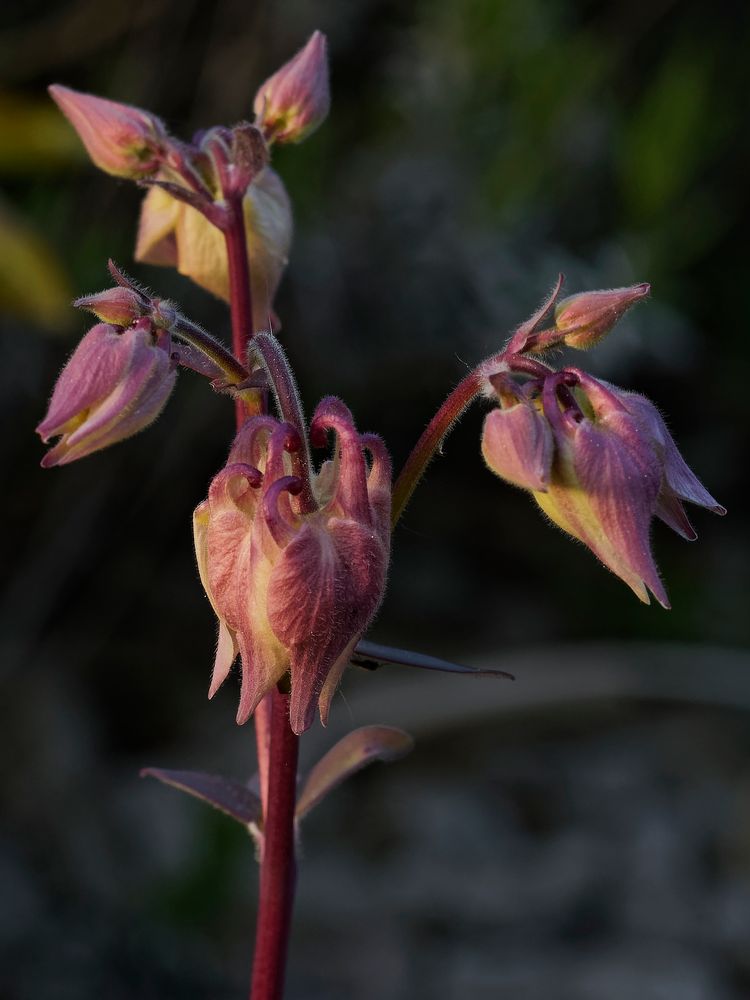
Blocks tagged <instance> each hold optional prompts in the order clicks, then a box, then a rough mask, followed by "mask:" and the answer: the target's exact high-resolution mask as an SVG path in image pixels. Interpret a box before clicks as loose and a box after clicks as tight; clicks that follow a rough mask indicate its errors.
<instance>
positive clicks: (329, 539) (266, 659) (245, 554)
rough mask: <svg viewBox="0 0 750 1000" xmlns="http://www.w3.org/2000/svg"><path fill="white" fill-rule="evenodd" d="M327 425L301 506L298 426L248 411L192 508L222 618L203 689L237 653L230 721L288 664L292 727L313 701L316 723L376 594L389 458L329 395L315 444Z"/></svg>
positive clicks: (380, 585) (386, 519)
mask: <svg viewBox="0 0 750 1000" xmlns="http://www.w3.org/2000/svg"><path fill="white" fill-rule="evenodd" d="M329 430H332V431H334V432H335V434H336V436H337V447H336V454H335V457H334V459H333V461H331V462H326V463H324V465H323V467H322V468H321V470H320V472H319V473H318V474H317V475H316V476H314V477H313V482H312V502H311V503H308V504H307V505H306V506H308V507H309V508H310V509H309V510H305V509H303V506H304V505H303V504H301V502H300V494H301V491H302V488H303V487H302V481H301V479H300V478H298V477H297V476H295V475H292V474H291V472H292V470H293V468H294V467H295V463H299V462H306V461H307V458H306V456H305V449H304V448H303V443H302V442H301V441H300V439H299V435H298V434H297V432H296V431H295V430H294V428H293V427H291V426H290V425H289V424H284V423H280V422H279V421H277V420H275V419H273V418H272V417H268V416H257V417H253V418H252V419H250V420H249V421H248V422H247V423H246V424H245V425H244V427H243V428H242V429H241V430H240V431H239V433H238V435H237V437H236V439H235V442H234V444H233V446H232V450H231V452H230V454H229V459H228V462H227V465H226V466H225V467H224V469H222V470H221V472H219V473H218V475H217V476H215V477H214V479H213V481H212V483H211V486H210V488H209V493H208V499H207V500H205V501H204V502H203V503H201V504H200V505H199V506H198V508H197V509H196V511H195V516H194V535H195V547H196V554H197V559H198V567H199V571H200V575H201V581H202V583H203V586H204V588H205V590H206V593H207V595H208V597H209V600H210V601H211V604H212V606H213V608H214V611H215V612H216V615H217V617H218V619H219V641H218V648H217V653H216V660H215V664H214V672H213V678H212V681H211V688H210V691H209V697H212V696H213V694H214V693H215V692H216V691H217V689H218V688H219V687H220V686H221V684H222V683H223V681H224V679H225V678H226V676H227V674H228V672H229V669H230V667H231V665H232V663H233V661H234V659H235V657H236V655H237V653H238V652H239V653H240V655H241V658H242V688H241V693H240V704H239V710H238V713H237V721H238V723H243V722H245V721H246V720H247V719H248V718H249V716H250V715H251V714H252V712H253V711H254V710H255V708H256V706H257V705H258V703H259V702H260V700H261V699H262V698H263V696H264V695H265V694H266V693H267V692H268V691H269V690H271V689H272V688H273V687H274V685H276V684H277V683H278V682H279V681H280V680H281V679H282V678H283V677H284V675H285V674H287V672H288V673H289V674H290V680H291V698H290V723H291V726H292V729H293V730H294V731H295V733H301V732H303V731H304V730H306V729H308V728H309V727H310V726H311V725H312V721H313V717H314V714H315V707H316V704H318V705H319V708H320V716H321V720H322V721H323V723H324V724H325V723H326V721H327V717H328V710H329V706H330V702H331V698H332V696H333V693H334V691H335V689H336V686H337V684H338V681H339V679H340V677H341V674H342V673H343V671H344V669H345V667H346V664H347V662H348V659H349V656H350V654H351V652H352V650H353V649H354V646H355V645H356V643H357V640H358V639H359V638H360V636H361V635H362V633H363V632H364V630H365V629H366V628H367V626H368V625H369V623H370V621H371V620H372V618H373V616H374V614H375V612H376V610H377V608H378V606H379V604H380V601H381V599H382V595H383V591H384V588H385V578H386V570H387V566H388V555H389V544H390V489H391V483H390V478H391V469H390V460H389V458H388V454H387V452H386V450H385V446H384V445H383V443H382V441H381V440H380V438H378V437H375V436H374V435H360V434H358V433H357V431H356V428H355V426H354V422H353V420H352V417H351V414H350V413H349V411H348V410H347V408H346V407H345V406H344V405H343V403H341V402H340V401H339V400H336V399H333V398H328V399H324V400H323V401H322V402H321V403H320V405H319V406H318V409H317V411H316V413H315V416H314V418H313V421H312V424H311V428H310V437H311V441H312V443H313V444H314V445H319V444H322V443H324V441H325V437H326V432H327V431H329ZM366 454H369V456H370V464H369V467H368V463H367V461H366ZM293 459H294V461H293ZM297 467H298V466H297Z"/></svg>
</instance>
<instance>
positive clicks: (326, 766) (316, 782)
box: [295, 726, 414, 819]
mask: <svg viewBox="0 0 750 1000" xmlns="http://www.w3.org/2000/svg"><path fill="white" fill-rule="evenodd" d="M413 746H414V740H413V739H412V738H411V736H409V734H408V733H405V732H404V731H403V729H396V728H395V727H394V726H363V727H362V728H361V729H355V730H354V732H351V733H347V735H346V736H344V738H343V739H341V740H339V742H338V743H337V744H336V745H335V746H334V747H332V748H331V749H330V750H329V751H328V753H327V754H325V755H324V756H323V757H321V759H320V760H319V761H318V763H317V764H316V765H315V767H314V768H313V769H312V771H310V773H309V774H308V776H307V780H306V781H305V784H304V786H303V788H302V792H301V793H300V796H299V800H298V801H297V811H296V814H295V815H296V817H297V819H301V818H302V817H303V816H305V815H307V813H309V812H310V810H311V809H312V808H313V807H314V806H316V805H317V804H318V803H319V802H320V801H321V800H322V799H323V798H325V796H326V795H328V793H329V792H330V791H332V790H333V789H334V788H336V786H337V785H340V784H341V782H342V781H345V780H346V779H347V778H348V777H349V776H350V775H352V774H354V773H355V772H356V771H360V770H361V769H362V768H363V767H367V765H368V764H371V763H372V762H373V761H376V760H382V761H386V762H387V761H392V760H398V759H399V757H403V756H404V755H405V754H407V753H408V752H409V751H410V750H411V748H412V747H413Z"/></svg>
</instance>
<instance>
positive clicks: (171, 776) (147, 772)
mask: <svg viewBox="0 0 750 1000" xmlns="http://www.w3.org/2000/svg"><path fill="white" fill-rule="evenodd" d="M141 777H142V778H156V780H157V781H161V782H163V784H165V785H171V786H172V788H178V789H179V790H180V791H181V792H187V793H188V795H193V796H194V797H195V798H196V799H202V800H203V801H204V802H207V803H208V804H209V805H210V806H213V807H214V808H215V809H220V810H221V812H223V813H226V815H227V816H231V817H232V819H236V820H237V821H238V822H240V823H243V824H244V825H247V824H248V823H259V822H260V820H261V818H262V812H261V805H260V799H259V798H258V796H257V795H255V794H254V793H253V792H251V791H250V789H249V788H248V787H247V786H246V785H243V784H242V782H240V781H234V780H233V779H232V778H225V777H224V776H223V775H221V774H206V773H205V772H203V771H169V770H166V769H164V768H160V767H146V768H144V769H143V770H142V771H141Z"/></svg>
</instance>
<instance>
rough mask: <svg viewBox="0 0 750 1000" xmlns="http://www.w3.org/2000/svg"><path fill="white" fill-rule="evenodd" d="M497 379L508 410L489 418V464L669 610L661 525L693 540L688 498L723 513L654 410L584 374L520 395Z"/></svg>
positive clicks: (537, 383) (530, 387)
mask: <svg viewBox="0 0 750 1000" xmlns="http://www.w3.org/2000/svg"><path fill="white" fill-rule="evenodd" d="M492 382H493V384H494V385H495V386H496V388H497V387H498V386H499V387H500V389H501V390H502V391H501V392H499V395H500V400H501V403H502V404H503V409H501V410H495V411H493V412H491V413H490V414H489V415H488V416H487V418H486V421H485V426H484V431H483V436H482V450H483V453H484V455H485V459H486V461H487V464H488V465H489V467H490V468H491V469H492V470H493V471H494V472H496V473H497V475H499V476H501V477H502V478H504V479H507V480H508V481H509V482H512V483H514V484H515V485H518V486H523V487H525V488H527V489H529V490H530V491H531V493H532V494H533V496H534V499H535V500H536V502H537V503H538V504H539V506H540V507H541V508H542V510H543V511H544V512H545V513H546V514H547V515H548V517H549V518H550V519H551V520H552V521H554V522H555V524H557V525H558V526H559V527H560V528H562V529H563V531H566V532H568V534H570V535H573V537H574V538H578V539H579V540H580V541H582V542H583V543H584V544H585V545H587V546H588V547H589V548H590V549H591V551H592V552H593V553H594V555H596V556H597V557H598V558H599V559H600V560H601V561H602V562H603V563H604V565H605V566H606V567H607V568H608V569H610V570H611V571H612V572H613V573H615V574H616V575H617V576H619V577H620V578H621V579H622V580H624V582H625V583H627V584H628V586H629V587H630V588H631V589H632V590H633V591H634V592H635V594H636V595H637V596H638V597H639V598H640V600H642V601H644V602H645V603H648V601H649V596H648V591H651V593H652V594H653V595H654V597H656V599H657V600H658V601H659V603H660V604H662V605H663V606H664V607H666V608H668V607H669V601H668V599H667V594H666V591H665V589H664V586H663V584H662V582H661V580H660V578H659V573H658V570H657V568H656V564H655V563H654V559H653V556H652V554H651V546H650V541H649V535H650V527H651V520H652V518H653V517H654V516H658V517H660V518H661V519H662V520H663V521H665V523H667V524H668V525H669V526H670V527H672V528H674V529H675V530H676V531H678V532H679V533H680V534H682V535H683V536H684V537H686V538H694V537H695V533H694V531H693V529H692V526H691V525H690V522H689V521H688V519H687V516H686V515H685V511H684V509H683V507H682V501H683V500H688V501H690V502H691V503H697V504H700V505H701V506H704V507H707V508H709V509H710V510H713V511H715V512H717V513H724V508H723V507H721V506H720V505H719V504H717V503H716V501H715V500H714V499H713V497H712V496H711V495H710V494H709V493H708V492H707V491H706V490H705V489H704V487H703V486H702V485H701V483H700V482H699V481H698V479H697V478H696V477H695V475H694V474H693V473H692V472H691V471H690V469H689V468H688V466H687V465H686V463H685V462H684V460H683V458H682V456H681V455H680V453H679V451H678V450H677V446H676V445H675V443H674V441H673V440H672V437H671V436H670V434H669V432H668V431H667V429H666V426H665V425H664V421H663V420H662V419H661V417H660V416H659V414H658V411H657V410H656V408H655V407H654V406H653V404H652V403H650V402H649V401H648V400H647V399H645V398H644V397H643V396H638V395H637V394H635V393H626V392H622V391H621V390H618V389H616V388H615V387H614V386H609V385H607V384H606V383H603V382H599V381H597V380H596V379H594V378H592V377H591V376H590V375H587V374H586V373H585V372H581V371H579V370H577V369H568V370H566V371H562V372H550V374H549V375H546V376H544V377H543V378H539V379H534V380H532V381H531V382H529V383H527V384H526V385H525V386H522V387H521V386H516V387H515V389H513V383H512V380H510V378H509V377H508V376H507V375H501V376H498V377H495V378H494V379H493V380H492Z"/></svg>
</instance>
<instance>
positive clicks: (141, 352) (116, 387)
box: [37, 317, 177, 468]
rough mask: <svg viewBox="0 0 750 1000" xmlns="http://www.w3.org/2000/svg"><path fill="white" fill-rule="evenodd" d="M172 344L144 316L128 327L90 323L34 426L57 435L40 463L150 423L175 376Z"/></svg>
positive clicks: (58, 460) (66, 457) (70, 457)
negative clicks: (45, 410) (89, 327)
mask: <svg viewBox="0 0 750 1000" xmlns="http://www.w3.org/2000/svg"><path fill="white" fill-rule="evenodd" d="M170 345H171V340H170V335H169V333H168V332H167V331H165V330H157V329H156V327H155V326H154V324H153V323H152V322H151V321H150V320H149V319H147V318H145V317H143V318H141V319H138V320H136V322H135V323H133V324H132V325H131V326H129V327H128V328H127V329H123V328H122V327H119V326H114V325H112V324H110V323H97V324H96V326H94V327H92V328H91V329H90V330H89V332H88V333H87V334H86V336H85V337H84V338H83V340H82V341H81V342H80V344H79V345H78V347H77V348H76V350H75V351H74V352H73V354H72V356H71V357H70V359H69V361H68V363H67V364H66V365H65V367H64V368H63V370H62V371H61V372H60V376H59V378H58V380H57V383H56V385H55V388H54V391H53V393H52V399H51V400H50V404H49V408H48V410H47V415H46V416H45V418H44V420H43V421H42V422H41V423H40V424H39V426H38V427H37V434H39V436H40V437H41V439H42V440H43V441H44V442H45V443H46V442H48V441H49V440H50V438H53V437H59V438H60V440H59V441H58V442H57V444H55V446H54V447H53V448H51V449H50V451H48V452H47V454H46V455H45V456H44V458H43V459H42V466H43V467H44V468H49V467H50V466H53V465H66V464H67V463H68V462H73V461H74V460H75V459H77V458H83V457H84V456H85V455H90V454H92V452H95V451H99V450H100V449H102V448H106V447H108V446H109V445H111V444H115V443H116V442H117V441H122V440H124V439H125V438H128V437H131V436H132V435H133V434H136V433H137V432H138V431H140V430H142V429H143V428H144V427H147V426H148V425H149V424H150V423H152V422H153V421H154V420H155V419H156V418H157V417H158V415H159V414H160V413H161V411H162V409H163V407H164V404H165V403H166V401H167V398H168V397H169V394H170V392H171V391H172V387H173V386H174V383H175V379H176V377H177V372H176V370H175V365H174V363H173V361H172V359H171V356H170V355H171V349H170Z"/></svg>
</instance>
